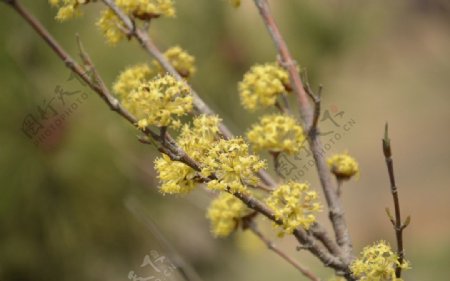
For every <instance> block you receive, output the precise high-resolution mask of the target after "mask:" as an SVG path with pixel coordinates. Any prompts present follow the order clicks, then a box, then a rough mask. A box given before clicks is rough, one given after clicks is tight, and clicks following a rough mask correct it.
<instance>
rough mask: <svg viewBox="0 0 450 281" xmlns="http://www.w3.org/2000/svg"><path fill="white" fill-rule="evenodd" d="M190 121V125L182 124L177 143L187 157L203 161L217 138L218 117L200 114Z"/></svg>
mask: <svg viewBox="0 0 450 281" xmlns="http://www.w3.org/2000/svg"><path fill="white" fill-rule="evenodd" d="M192 123H193V125H192V126H188V125H184V126H183V128H182V129H181V132H180V135H179V136H178V138H177V143H178V145H179V146H180V147H181V148H182V149H183V150H184V151H185V152H186V153H187V154H188V155H189V157H191V158H192V159H194V160H196V161H199V162H203V159H204V157H205V156H206V154H207V153H208V151H209V150H210V149H211V147H212V146H213V145H214V143H215V142H216V140H217V139H218V133H219V123H220V118H219V117H217V116H212V115H200V116H197V117H195V118H194V120H193V122H192Z"/></svg>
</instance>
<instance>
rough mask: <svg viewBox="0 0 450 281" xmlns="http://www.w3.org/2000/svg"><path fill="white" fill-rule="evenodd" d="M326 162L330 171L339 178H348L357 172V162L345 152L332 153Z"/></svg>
mask: <svg viewBox="0 0 450 281" xmlns="http://www.w3.org/2000/svg"><path fill="white" fill-rule="evenodd" d="M327 162H328V166H330V169H331V172H332V173H333V174H334V175H335V176H336V177H337V178H338V179H340V180H348V179H350V178H351V177H352V176H354V175H355V174H357V173H359V167H358V163H357V162H356V160H355V159H354V158H353V157H351V156H349V155H348V154H347V153H343V154H336V155H333V156H331V157H330V158H328V160H327Z"/></svg>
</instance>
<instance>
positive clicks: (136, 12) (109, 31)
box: [50, 0, 175, 45]
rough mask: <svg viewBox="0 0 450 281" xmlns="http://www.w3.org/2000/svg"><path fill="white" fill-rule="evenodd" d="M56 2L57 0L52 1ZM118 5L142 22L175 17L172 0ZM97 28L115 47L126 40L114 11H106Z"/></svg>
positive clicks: (139, 0)
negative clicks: (161, 17)
mask: <svg viewBox="0 0 450 281" xmlns="http://www.w3.org/2000/svg"><path fill="white" fill-rule="evenodd" d="M50 1H56V0H50ZM63 1H87V0H63ZM116 5H117V6H118V7H119V8H121V9H122V10H123V11H124V12H126V13H127V14H128V15H130V16H134V17H136V18H138V19H141V20H150V19H151V18H156V17H159V16H167V17H174V16H175V8H174V5H173V1H172V0H116ZM97 26H98V27H99V29H100V31H101V32H102V33H103V34H104V36H105V38H106V41H107V42H108V43H109V44H111V45H115V44H117V43H118V42H120V41H122V40H123V39H125V38H126V34H124V30H126V29H127V28H126V27H125V26H124V24H123V22H122V20H121V19H120V18H119V17H117V16H116V14H115V13H114V11H113V10H111V9H109V8H108V9H106V10H104V11H103V12H102V13H101V15H100V18H99V19H98V21H97Z"/></svg>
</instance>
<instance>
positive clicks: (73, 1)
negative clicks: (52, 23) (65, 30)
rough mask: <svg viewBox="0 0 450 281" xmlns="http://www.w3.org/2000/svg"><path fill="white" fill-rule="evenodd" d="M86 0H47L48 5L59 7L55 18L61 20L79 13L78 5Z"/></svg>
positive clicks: (68, 18)
mask: <svg viewBox="0 0 450 281" xmlns="http://www.w3.org/2000/svg"><path fill="white" fill-rule="evenodd" d="M88 2H89V0H49V3H50V5H52V6H54V7H59V9H58V13H57V14H56V17H55V18H56V20H58V21H61V22H62V21H66V20H70V19H72V18H74V17H76V16H78V15H80V14H81V12H80V10H79V9H78V7H79V6H80V5H83V4H87V3H88Z"/></svg>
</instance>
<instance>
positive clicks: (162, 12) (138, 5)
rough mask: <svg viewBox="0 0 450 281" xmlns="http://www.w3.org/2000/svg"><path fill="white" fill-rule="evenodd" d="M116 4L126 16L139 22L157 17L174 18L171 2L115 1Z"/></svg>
mask: <svg viewBox="0 0 450 281" xmlns="http://www.w3.org/2000/svg"><path fill="white" fill-rule="evenodd" d="M116 4H117V6H118V7H119V8H121V9H123V10H124V11H125V12H126V13H127V14H129V15H133V16H135V17H136V18H139V19H141V20H149V19H152V18H157V17H159V16H166V17H174V16H175V8H174V6H173V1H172V0H116Z"/></svg>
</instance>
